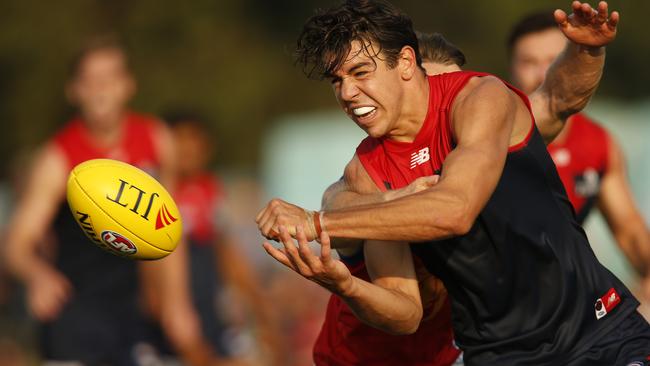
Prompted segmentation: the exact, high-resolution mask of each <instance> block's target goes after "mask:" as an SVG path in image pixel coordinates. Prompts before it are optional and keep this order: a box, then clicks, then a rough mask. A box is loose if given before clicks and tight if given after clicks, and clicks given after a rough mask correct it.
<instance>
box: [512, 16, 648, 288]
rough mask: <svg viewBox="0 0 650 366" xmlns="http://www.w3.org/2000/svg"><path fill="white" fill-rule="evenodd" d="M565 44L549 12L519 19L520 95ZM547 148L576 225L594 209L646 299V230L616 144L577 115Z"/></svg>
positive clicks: (515, 77) (516, 71)
mask: <svg viewBox="0 0 650 366" xmlns="http://www.w3.org/2000/svg"><path fill="white" fill-rule="evenodd" d="M565 42H566V40H565V38H564V36H563V35H562V33H561V32H559V31H558V29H557V27H555V26H554V21H553V18H552V17H551V16H550V15H549V14H546V13H534V14H530V15H528V16H526V17H524V18H523V19H521V21H519V23H517V24H516V25H515V26H514V27H513V28H512V31H511V34H510V36H509V38H508V54H509V56H510V73H511V79H512V82H513V84H514V85H515V86H517V87H518V88H520V89H521V90H522V91H524V92H525V93H527V92H530V91H532V90H535V89H536V88H537V87H538V86H539V85H540V84H541V83H542V82H543V81H544V75H545V74H546V71H547V70H548V68H549V67H550V63H551V62H552V60H553V59H554V58H555V57H556V56H557V55H558V54H559V53H560V52H561V50H562V48H563V47H564V44H565ZM548 149H549V152H550V154H551V157H552V158H553V161H554V162H555V166H556V167H557V169H558V173H559V174H560V178H561V179H562V183H563V184H564V188H565V189H566V191H567V195H568V197H569V200H571V204H572V205H573V208H574V209H575V211H576V218H577V220H578V223H580V224H582V223H583V222H584V220H585V219H586V217H587V216H588V215H589V213H590V212H591V211H592V209H593V208H594V206H596V205H597V206H598V208H599V209H600V211H601V213H602V214H603V216H604V218H605V221H606V222H607V224H608V225H609V228H610V230H611V232H612V234H613V236H614V238H615V239H616V242H617V243H618V245H619V247H620V248H621V250H622V251H623V253H625V255H626V256H627V259H628V260H629V261H630V263H631V264H632V265H633V266H634V268H635V269H636V270H637V273H638V274H639V275H640V276H641V277H642V278H644V281H643V283H645V287H647V290H646V291H647V294H648V295H646V296H650V272H649V271H648V268H649V266H650V231H648V227H647V226H646V224H645V221H644V219H643V217H642V216H641V214H640V213H639V211H638V209H637V207H636V204H635V203H634V197H633V194H632V190H631V189H630V186H629V183H628V180H627V172H626V169H625V157H624V156H623V152H622V150H621V148H620V146H619V145H618V143H617V142H616V141H615V140H614V138H613V137H612V136H610V134H609V133H608V132H607V130H605V129H604V128H603V127H601V126H599V125H598V124H597V123H596V122H594V121H593V120H591V119H590V118H589V117H588V116H587V115H585V114H583V113H579V114H576V115H573V116H571V117H570V118H569V119H568V122H567V125H566V128H565V129H564V130H563V131H562V132H561V133H560V134H559V136H558V137H557V138H556V139H555V140H553V142H552V143H551V144H550V145H549V147H548Z"/></svg>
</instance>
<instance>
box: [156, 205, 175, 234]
mask: <svg viewBox="0 0 650 366" xmlns="http://www.w3.org/2000/svg"><path fill="white" fill-rule="evenodd" d="M176 220H178V219H177V218H175V217H174V216H172V214H171V213H169V210H168V209H167V206H165V204H164V203H163V205H162V207H160V209H159V210H158V216H156V230H158V229H162V228H164V227H165V226H169V225H171V224H172V223H174V222H176Z"/></svg>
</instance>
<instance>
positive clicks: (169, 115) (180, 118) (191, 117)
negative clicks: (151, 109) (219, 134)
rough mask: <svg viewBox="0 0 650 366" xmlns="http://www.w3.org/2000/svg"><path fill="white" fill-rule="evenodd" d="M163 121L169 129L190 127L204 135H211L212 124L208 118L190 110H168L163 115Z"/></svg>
mask: <svg viewBox="0 0 650 366" xmlns="http://www.w3.org/2000/svg"><path fill="white" fill-rule="evenodd" d="M161 116H162V118H163V120H164V121H165V122H167V124H168V125H169V127H172V128H174V127H177V126H180V125H189V126H192V127H194V128H195V129H197V130H198V131H201V132H203V133H206V134H207V133H209V132H211V131H210V124H209V122H208V118H207V117H206V116H205V115H204V114H203V113H201V112H199V111H197V110H194V109H189V108H173V109H168V110H167V111H166V112H164V113H162V114H161Z"/></svg>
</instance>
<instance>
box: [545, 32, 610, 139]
mask: <svg viewBox="0 0 650 366" xmlns="http://www.w3.org/2000/svg"><path fill="white" fill-rule="evenodd" d="M604 64H605V47H598V48H594V47H586V46H581V45H578V44H575V43H569V44H567V47H566V48H565V49H564V51H563V52H562V54H561V55H560V56H559V57H558V58H557V60H556V61H555V62H554V63H553V65H551V67H550V68H549V70H548V71H547V73H546V79H545V81H544V85H543V86H542V90H541V92H542V93H544V94H545V95H546V96H547V102H548V109H549V111H550V114H551V117H552V118H554V119H555V122H557V123H555V124H552V126H550V127H553V128H562V122H563V121H566V119H567V118H568V117H569V116H571V115H572V114H575V113H577V112H579V111H581V110H582V109H584V107H585V106H586V105H587V103H589V100H590V99H591V97H592V96H593V94H594V92H595V91H596V89H597V87H598V84H599V83H600V78H601V76H602V73H603V66H604Z"/></svg>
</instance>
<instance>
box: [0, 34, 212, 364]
mask: <svg viewBox="0 0 650 366" xmlns="http://www.w3.org/2000/svg"><path fill="white" fill-rule="evenodd" d="M135 91H136V84H135V80H134V79H133V77H132V75H131V73H130V71H129V68H128V63H127V57H126V54H125V51H124V50H123V48H122V47H121V46H120V45H119V44H118V43H117V42H116V41H115V40H114V39H113V38H110V37H102V38H97V39H94V40H92V41H91V42H89V43H88V44H87V45H86V47H85V48H84V49H83V50H81V52H80V53H79V54H78V55H77V57H76V58H75V60H74V63H73V65H72V69H71V74H70V79H69V82H68V84H67V85H66V96H67V97H68V98H69V100H70V102H71V103H72V104H73V105H75V106H76V107H77V108H78V116H77V117H75V118H73V119H72V120H70V121H69V122H68V123H67V124H66V125H65V126H64V127H63V128H62V129H61V130H60V131H59V132H57V133H56V134H55V135H54V137H52V138H51V139H50V140H49V141H48V142H47V143H45V144H44V145H43V146H42V147H41V149H40V152H39V153H38V154H37V156H36V158H35V160H34V163H33V166H32V167H31V173H30V175H29V178H28V179H27V183H26V186H25V189H24V191H23V192H22V194H21V196H20V198H19V201H18V202H17V206H16V208H15V211H14V212H13V216H12V218H11V221H10V224H9V227H8V236H7V253H6V255H7V264H8V268H9V270H10V271H11V272H12V274H13V275H15V276H16V277H17V278H18V279H19V280H20V281H21V282H22V283H23V284H24V285H25V287H26V295H27V306H28V308H29V311H30V312H31V314H32V315H33V316H34V317H35V318H36V319H37V320H38V321H39V322H40V324H41V329H40V345H41V349H40V351H41V356H42V358H43V359H44V361H45V362H49V361H53V362H78V363H81V364H87V365H99V364H101V365H133V364H137V361H136V358H137V357H136V356H134V354H136V353H137V352H136V350H135V349H134V346H135V345H136V344H138V343H140V342H143V341H145V339H146V336H145V334H146V333H147V329H146V328H147V327H146V325H145V321H144V320H145V317H146V316H145V314H144V311H143V306H142V303H143V300H146V301H147V304H148V308H149V310H150V311H151V313H154V314H155V316H157V317H160V318H159V319H160V320H161V321H162V324H163V326H164V328H165V330H166V333H167V335H168V336H169V338H170V339H171V340H172V342H173V344H174V346H175V347H176V348H177V349H179V351H180V352H181V353H182V354H184V355H187V357H188V360H193V362H194V363H195V364H199V363H203V364H205V362H204V361H205V360H208V359H209V355H208V353H207V352H206V351H205V350H204V347H203V346H202V345H203V341H202V339H201V338H200V327H199V324H198V321H197V318H196V314H195V313H194V310H193V309H192V307H191V303H190V301H189V297H188V296H187V283H186V281H187V276H186V271H187V270H186V268H185V267H184V260H183V259H184V255H185V253H184V249H183V248H182V246H179V249H180V250H178V249H177V250H176V252H175V253H174V254H172V255H170V256H169V257H168V258H166V259H164V260H162V261H160V262H155V263H154V262H150V263H147V262H134V261H130V260H125V259H124V258H119V257H116V256H112V255H109V254H107V253H105V252H103V251H102V250H100V249H99V248H97V247H95V246H94V245H92V243H90V242H89V241H88V240H87V239H86V238H85V237H84V235H83V233H82V232H81V230H79V227H78V226H77V224H76V223H75V222H74V219H73V216H72V214H71V212H70V209H69V207H68V205H67V203H66V199H65V192H66V182H67V177H68V173H69V172H70V170H71V169H72V168H73V167H74V166H75V165H76V164H78V163H81V162H82V161H84V160H88V159H94V158H111V159H117V160H121V161H125V162H127V163H130V164H133V165H135V166H138V167H140V168H142V169H144V170H146V171H148V172H149V173H152V174H154V176H157V177H159V178H160V179H161V180H162V181H163V182H165V183H170V182H172V179H173V169H174V162H173V144H172V139H171V135H170V134H169V132H168V130H167V129H166V128H165V127H164V125H163V124H162V123H160V122H159V121H158V120H157V119H155V118H153V117H150V116H144V115H141V114H137V113H134V112H132V111H130V110H129V109H128V107H127V104H128V102H129V101H130V100H131V98H132V97H133V95H134V93H135ZM40 242H44V243H46V244H48V245H50V246H55V249H54V252H55V255H54V259H53V260H49V259H47V258H45V257H44V256H43V255H42V252H41V251H40V250H39V243H40ZM143 281H144V282H145V283H144V284H142V282H143Z"/></svg>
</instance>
